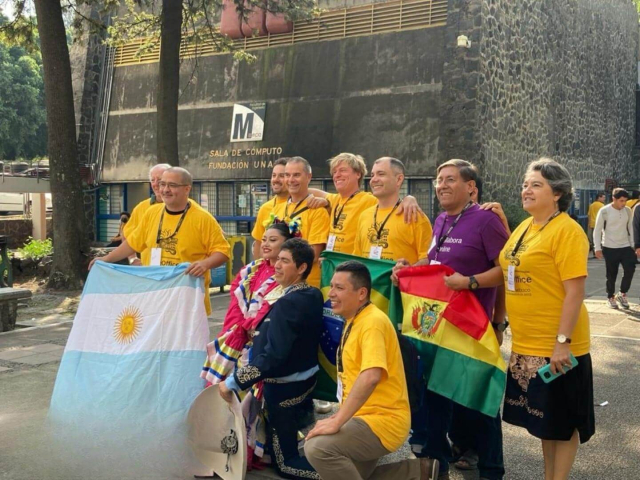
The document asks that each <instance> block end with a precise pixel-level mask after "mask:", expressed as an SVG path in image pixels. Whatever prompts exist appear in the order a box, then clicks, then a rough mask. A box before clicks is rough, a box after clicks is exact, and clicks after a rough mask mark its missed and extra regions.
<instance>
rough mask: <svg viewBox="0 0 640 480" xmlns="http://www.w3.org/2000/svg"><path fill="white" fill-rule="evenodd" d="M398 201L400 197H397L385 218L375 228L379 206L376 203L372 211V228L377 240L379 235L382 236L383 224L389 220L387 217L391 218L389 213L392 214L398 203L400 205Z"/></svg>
mask: <svg viewBox="0 0 640 480" xmlns="http://www.w3.org/2000/svg"><path fill="white" fill-rule="evenodd" d="M400 202H401V199H398V201H397V202H396V204H395V205H394V206H393V208H392V209H391V211H390V212H389V214H388V215H387V218H385V219H384V221H383V222H382V223H381V224H380V228H376V226H377V225H378V207H379V206H380V205H379V204H378V205H376V209H375V211H374V212H373V229H374V230H375V231H376V234H377V239H378V240H380V237H381V236H382V230H384V226H385V225H386V224H387V222H388V221H389V218H391V215H393V212H395V211H396V208H398V205H400Z"/></svg>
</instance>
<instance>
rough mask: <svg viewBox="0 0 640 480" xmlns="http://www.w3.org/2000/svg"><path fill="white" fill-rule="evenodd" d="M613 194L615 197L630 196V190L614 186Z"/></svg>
mask: <svg viewBox="0 0 640 480" xmlns="http://www.w3.org/2000/svg"><path fill="white" fill-rule="evenodd" d="M611 196H612V197H613V198H615V199H619V198H622V197H624V198H629V192H627V191H626V190H625V189H624V188H620V187H618V188H614V189H613V192H611Z"/></svg>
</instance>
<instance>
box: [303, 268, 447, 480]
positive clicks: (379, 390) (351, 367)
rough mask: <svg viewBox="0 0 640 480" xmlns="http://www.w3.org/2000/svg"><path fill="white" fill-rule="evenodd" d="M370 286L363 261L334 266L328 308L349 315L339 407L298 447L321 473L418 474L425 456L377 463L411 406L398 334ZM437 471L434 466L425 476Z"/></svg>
mask: <svg viewBox="0 0 640 480" xmlns="http://www.w3.org/2000/svg"><path fill="white" fill-rule="evenodd" d="M370 293H371V274H370V273H369V270H368V269H367V267H366V266H365V265H364V264H363V263H361V262H358V261H355V260H352V261H348V262H345V263H343V264H341V265H339V266H338V267H337V268H336V270H335V273H334V275H333V278H332V279H331V289H330V291H329V299H330V300H331V307H332V308H333V311H334V312H335V313H336V314H338V315H341V316H342V317H343V318H346V319H347V320H346V323H345V328H344V331H343V333H342V338H341V340H340V346H339V348H338V354H337V366H338V400H339V402H340V408H339V409H338V412H337V413H336V414H335V415H333V416H331V417H329V418H327V419H325V420H320V421H318V423H316V425H315V427H314V428H313V429H312V430H311V431H310V432H309V434H308V435H307V440H306V442H305V445H304V452H305V455H306V457H307V460H309V463H311V465H312V466H313V468H315V470H316V471H317V472H318V473H319V474H320V476H321V477H322V478H327V479H331V480H351V479H353V478H369V477H372V476H375V477H376V478H389V479H396V478H402V479H409V480H418V479H420V478H421V477H420V473H421V472H420V470H421V464H422V463H423V460H419V459H416V458H413V459H406V460H404V461H402V462H397V463H392V464H388V465H384V466H380V467H377V462H378V460H379V459H380V458H381V457H382V456H384V455H387V454H389V453H391V452H394V451H396V450H397V449H398V448H400V446H402V445H403V444H404V442H405V440H406V439H407V436H408V435H409V428H410V426H411V411H410V408H409V395H408V392H407V383H406V380H405V374H404V366H403V363H402V355H401V353H400V345H399V343H398V337H397V334H396V332H395V329H394V327H393V325H392V324H391V320H390V319H389V317H387V316H386V315H385V314H384V313H383V312H382V311H381V310H379V309H378V307H376V306H375V305H373V304H372V303H371V301H370ZM374 471H375V473H374ZM437 473H438V472H437V466H436V470H435V472H431V475H429V476H427V477H426V478H435V476H437ZM434 475H435V476H434Z"/></svg>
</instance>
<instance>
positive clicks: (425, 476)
mask: <svg viewBox="0 0 640 480" xmlns="http://www.w3.org/2000/svg"><path fill="white" fill-rule="evenodd" d="M439 470H440V462H439V461H438V460H436V459H435V458H429V457H423V458H421V459H420V480H437V479H441V478H443V477H441V476H440V475H438V471H439ZM443 475H444V474H443ZM446 475H447V478H448V477H449V473H448V472H447V474H446Z"/></svg>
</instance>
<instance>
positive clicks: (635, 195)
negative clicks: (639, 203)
mask: <svg viewBox="0 0 640 480" xmlns="http://www.w3.org/2000/svg"><path fill="white" fill-rule="evenodd" d="M638 198H640V192H639V191H638V190H631V200H637V199H638Z"/></svg>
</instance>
